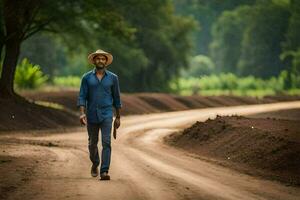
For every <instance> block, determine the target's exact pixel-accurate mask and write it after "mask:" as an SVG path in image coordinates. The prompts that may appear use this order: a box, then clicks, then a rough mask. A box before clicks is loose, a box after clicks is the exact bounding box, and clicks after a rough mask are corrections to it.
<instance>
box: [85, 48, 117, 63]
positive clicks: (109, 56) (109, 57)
mask: <svg viewBox="0 0 300 200" xmlns="http://www.w3.org/2000/svg"><path fill="white" fill-rule="evenodd" d="M97 55H104V56H106V58H107V62H106V66H107V65H110V64H111V63H112V61H113V56H112V55H111V54H110V53H108V52H106V51H103V50H102V49H98V50H97V51H95V52H94V53H91V54H90V55H89V56H88V61H89V63H90V64H94V60H93V59H94V57H95V56H97Z"/></svg>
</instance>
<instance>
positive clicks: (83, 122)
mask: <svg viewBox="0 0 300 200" xmlns="http://www.w3.org/2000/svg"><path fill="white" fill-rule="evenodd" d="M79 119H80V123H81V125H86V123H87V121H86V115H85V114H82V115H80V117H79Z"/></svg>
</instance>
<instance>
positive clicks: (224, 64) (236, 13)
mask: <svg viewBox="0 0 300 200" xmlns="http://www.w3.org/2000/svg"><path fill="white" fill-rule="evenodd" d="M251 13H252V7H251V6H240V7H238V8H236V9H234V10H232V11H224V12H223V13H222V14H221V15H220V17H219V18H218V19H217V20H216V22H215V23H214V24H213V27H212V42H211V44H210V55H211V58H212V60H214V62H215V64H216V71H217V72H231V73H237V64H238V61H239V59H240V56H241V51H242V46H241V45H242V44H241V43H242V40H243V36H244V30H245V29H246V27H247V25H248V24H249V22H250V20H251V19H250V18H251V16H252V15H251Z"/></svg>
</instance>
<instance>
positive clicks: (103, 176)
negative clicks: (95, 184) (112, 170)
mask: <svg viewBox="0 0 300 200" xmlns="http://www.w3.org/2000/svg"><path fill="white" fill-rule="evenodd" d="M100 177H101V178H100V180H103V181H104V180H110V176H109V175H108V173H107V172H103V173H101V174H100Z"/></svg>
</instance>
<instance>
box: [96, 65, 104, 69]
mask: <svg viewBox="0 0 300 200" xmlns="http://www.w3.org/2000/svg"><path fill="white" fill-rule="evenodd" d="M104 67H105V65H104V64H99V65H96V69H97V70H102V69H104Z"/></svg>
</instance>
